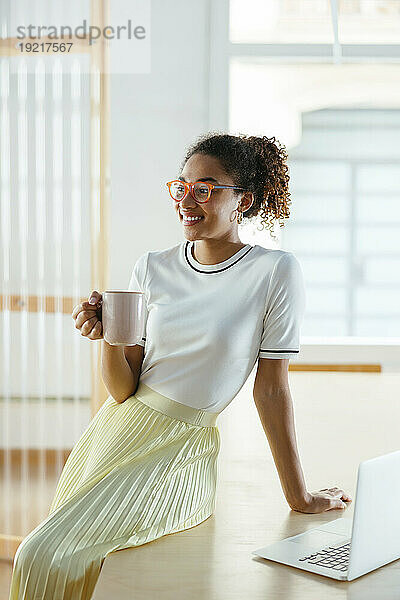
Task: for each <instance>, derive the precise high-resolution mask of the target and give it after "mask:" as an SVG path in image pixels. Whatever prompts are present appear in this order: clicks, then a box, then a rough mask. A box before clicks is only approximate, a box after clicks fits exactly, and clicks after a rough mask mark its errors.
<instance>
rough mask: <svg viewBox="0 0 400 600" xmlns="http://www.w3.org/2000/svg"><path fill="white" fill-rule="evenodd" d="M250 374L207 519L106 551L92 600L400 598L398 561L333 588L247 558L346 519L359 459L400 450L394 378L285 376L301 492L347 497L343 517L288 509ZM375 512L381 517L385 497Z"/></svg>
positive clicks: (228, 427)
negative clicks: (329, 490) (336, 492)
mask: <svg viewBox="0 0 400 600" xmlns="http://www.w3.org/2000/svg"><path fill="white" fill-rule="evenodd" d="M253 377H254V374H253V375H252V376H251V379H249V380H248V382H247V383H246V385H245V386H244V387H243V388H242V390H241V392H240V394H239V395H238V396H237V398H236V399H235V400H234V402H233V403H232V404H231V405H230V406H229V407H228V408H227V409H226V411H225V412H224V413H222V415H220V417H219V422H218V427H219V430H220V433H221V450H220V456H219V483H218V490H217V507H216V511H215V513H214V514H213V515H212V516H211V517H210V518H209V519H207V521H204V522H203V523H201V524H200V525H198V526H197V527H193V528H192V529H190V530H187V531H184V532H180V533H177V534H173V535H168V536H165V537H163V538H160V539H159V540H155V541H153V542H150V543H148V544H145V545H144V546H140V547H138V548H132V549H128V550H121V551H118V552H114V553H112V554H110V555H109V556H108V557H107V558H106V560H105V561H104V564H103V568H102V571H101V573H100V577H99V580H98V583H97V586H96V590H95V592H94V595H93V600H106V599H107V600H108V599H109V598H115V599H116V600H128V598H129V599H130V600H131V599H132V598H140V599H141V600H170V599H171V600H172V599H174V600H180V599H182V600H183V599H185V600H192V599H193V600H194V599H195V600H203V599H204V600H206V599H207V600H233V599H240V600H244V599H246V598H249V599H251V600H267V599H268V600H275V599H281V598H282V599H283V598H284V599H285V600H291V599H295V598H299V599H302V600H303V599H304V600H305V599H307V600H314V599H315V600H321V598H323V599H324V600H329V599H331V598H332V599H333V598H334V599H335V600H337V599H343V600H344V599H351V600H370V599H371V600H372V599H373V600H376V599H377V598H379V600H395V599H396V600H399V599H400V560H397V561H395V562H392V563H390V564H388V565H386V566H384V567H381V568H379V569H377V570H376V571H373V572H371V573H368V574H366V575H363V576H362V577H360V578H358V579H355V580H354V581H351V582H341V581H335V580H333V579H329V578H327V577H323V576H320V575H316V574H313V573H308V572H306V571H301V570H300V569H296V568H294V567H289V566H285V565H281V564H278V563H274V562H271V561H267V560H264V559H262V558H258V557H256V556H254V555H252V554H251V551H252V550H254V549H256V548H259V547H261V546H265V545H267V544H272V543H274V542H276V541H278V540H280V539H283V538H285V537H288V536H291V535H295V534H297V533H301V532H302V531H305V530H307V529H311V528H312V527H315V526H317V525H320V524H321V523H326V522H330V521H332V520H333V519H336V518H339V517H343V516H344V517H352V516H353V504H354V499H355V486H356V476H357V468H358V464H359V462H360V461H362V460H365V459H368V458H371V457H374V456H379V455H381V454H386V453H388V452H393V451H395V450H398V449H399V446H400V444H399V438H400V436H399V433H400V399H399V393H398V391H399V389H400V374H397V373H387V374H385V373H355V374H353V373H339V374H338V373H302V372H298V373H297V372H296V373H291V374H290V387H291V393H292V397H293V401H294V410H295V417H296V425H297V437H298V445H299V451H300V456H301V458H302V464H303V469H304V472H305V477H306V481H307V484H308V489H309V490H311V491H314V490H317V489H320V488H325V487H332V486H338V487H341V488H343V489H344V490H346V491H347V492H349V494H350V496H351V497H352V498H353V503H352V504H350V506H348V508H347V509H345V510H344V511H339V510H332V511H328V512H325V513H320V514H316V515H310V514H302V513H297V512H293V511H291V510H290V508H289V507H288V505H287V503H286V500H285V498H284V496H283V492H282V490H281V487H280V482H279V478H278V475H277V472H276V469H275V465H274V462H273V459H272V455H271V452H270V450H269V446H268V441H267V438H266V437H265V434H264V431H263V429H262V426H261V422H260V421H259V418H258V413H257V409H256V407H255V405H254V401H253V398H252V385H253ZM378 510H385V498H382V504H381V506H380V507H379V508H378Z"/></svg>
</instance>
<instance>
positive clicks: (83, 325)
mask: <svg viewBox="0 0 400 600" xmlns="http://www.w3.org/2000/svg"><path fill="white" fill-rule="evenodd" d="M102 302H103V297H102V295H101V294H100V293H99V292H96V290H94V291H93V292H92V293H91V294H90V296H89V301H88V302H82V303H81V304H77V305H76V306H75V308H74V310H73V311H72V318H73V319H75V328H76V329H79V330H80V332H81V335H82V336H84V337H87V338H89V339H90V340H101V339H103V324H102V318H101V317H102V312H101V305H102Z"/></svg>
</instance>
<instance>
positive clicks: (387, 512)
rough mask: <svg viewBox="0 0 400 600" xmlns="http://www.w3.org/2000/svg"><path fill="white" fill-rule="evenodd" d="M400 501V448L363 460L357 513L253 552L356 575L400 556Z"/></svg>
mask: <svg viewBox="0 0 400 600" xmlns="http://www.w3.org/2000/svg"><path fill="white" fill-rule="evenodd" d="M399 507H400V450H398V451H396V452H391V453H390V454H385V455H383V456H378V457H376V458H371V459H369V460H365V461H363V462H361V463H360V465H359V467H358V474H357V489H356V497H355V500H354V513H353V518H346V517H343V518H339V519H335V520H334V521H330V523H327V524H326V525H320V526H319V527H315V528H314V529H309V530H308V531H306V532H304V533H300V534H298V535H294V536H292V537H289V538H286V539H284V540H281V541H280V542H276V543H275V544H272V545H270V546H265V547H264V548H259V549H258V550H254V551H253V552H252V554H256V555H257V556H260V557H261V558H266V559H268V560H272V561H275V562H279V563H283V564H285V565H290V566H291V567H297V568H298V569H302V570H304V571H311V572H312V573H318V574H319V575H325V576H326V577H331V578H333V579H340V580H345V581H352V580H353V579H356V578H357V577H360V576H361V575H365V574H366V573H369V572H370V571H374V570H375V569H378V567H382V566H383V565H386V564H388V563H390V562H392V561H394V560H397V559H398V558H400V510H399ZM328 512H329V511H328ZM319 514H321V513H319Z"/></svg>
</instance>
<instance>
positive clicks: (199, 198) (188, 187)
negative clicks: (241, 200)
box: [166, 179, 244, 203]
mask: <svg viewBox="0 0 400 600" xmlns="http://www.w3.org/2000/svg"><path fill="white" fill-rule="evenodd" d="M173 184H179V185H181V186H183V187H184V191H183V192H179V193H180V194H182V197H181V198H176V197H175V196H176V195H178V192H177V191H176V190H174V186H173ZM166 186H167V187H168V190H169V193H170V196H171V198H172V199H173V200H175V202H181V201H182V200H184V198H186V196H187V195H188V193H189V192H190V193H191V194H192V196H193V197H194V199H195V200H196V202H200V203H204V202H208V201H209V199H210V196H211V192H212V191H213V190H215V189H233V190H243V189H244V188H241V187H238V186H237V185H215V184H213V183H209V182H208V181H195V182H194V183H188V182H186V181H182V180H181V179H174V180H173V181H168V182H167V183H166ZM195 186H197V187H195ZM200 186H202V189H200ZM204 186H205V187H204ZM175 187H177V186H175ZM171 188H172V189H171ZM205 188H208V189H207V192H206V191H205ZM196 192H197V193H196ZM174 194H175V196H174ZM205 194H207V197H206V198H205Z"/></svg>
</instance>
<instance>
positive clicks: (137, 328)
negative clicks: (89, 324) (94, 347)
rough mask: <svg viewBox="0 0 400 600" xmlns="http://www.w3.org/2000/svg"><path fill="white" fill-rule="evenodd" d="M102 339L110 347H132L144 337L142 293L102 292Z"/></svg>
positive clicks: (143, 300) (143, 298)
mask: <svg viewBox="0 0 400 600" xmlns="http://www.w3.org/2000/svg"><path fill="white" fill-rule="evenodd" d="M102 298H103V302H102V323H103V337H104V339H105V341H106V342H107V343H108V344H110V345H111V346H134V345H135V344H137V343H138V342H139V341H141V339H142V337H144V335H145V334H144V327H145V316H146V310H147V308H146V301H145V297H144V294H143V292H131V291H119V290H107V291H105V292H102Z"/></svg>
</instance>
